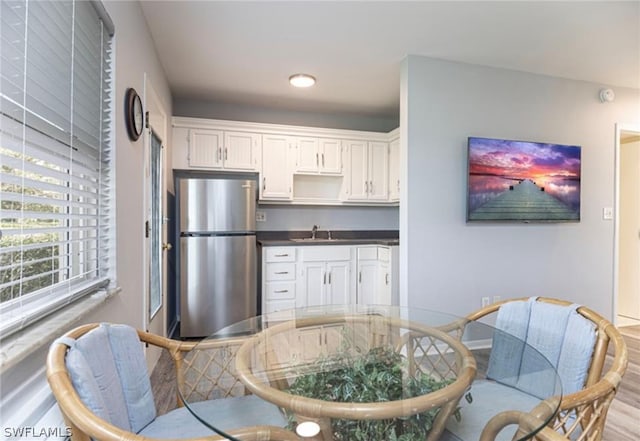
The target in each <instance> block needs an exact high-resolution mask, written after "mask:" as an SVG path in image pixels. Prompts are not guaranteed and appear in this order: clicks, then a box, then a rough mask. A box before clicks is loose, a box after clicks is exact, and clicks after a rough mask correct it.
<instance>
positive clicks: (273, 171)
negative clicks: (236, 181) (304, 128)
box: [260, 135, 293, 200]
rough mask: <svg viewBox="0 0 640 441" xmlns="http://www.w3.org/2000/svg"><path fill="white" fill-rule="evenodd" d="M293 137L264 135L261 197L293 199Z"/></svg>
mask: <svg viewBox="0 0 640 441" xmlns="http://www.w3.org/2000/svg"><path fill="white" fill-rule="evenodd" d="M291 146H292V142H291V138H290V137H289V136H286V135H262V168H261V172H260V199H262V200H291V198H292V195H293V191H292V188H293V174H292V173H291V168H290V158H291V153H290V151H291Z"/></svg>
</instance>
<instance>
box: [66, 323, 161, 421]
mask: <svg viewBox="0 0 640 441" xmlns="http://www.w3.org/2000/svg"><path fill="white" fill-rule="evenodd" d="M56 343H58V342H56ZM56 343H54V344H56ZM63 343H65V344H67V345H69V351H68V353H67V357H66V365H67V370H68V372H69V376H70V378H71V382H72V384H73V386H74V388H75V390H76V392H77V393H78V395H79V397H80V399H81V400H82V402H83V403H84V404H85V405H86V406H87V407H88V408H89V409H90V410H91V411H92V412H93V413H95V414H96V415H97V416H99V417H100V418H102V419H104V420H106V421H108V422H110V423H111V424H113V425H114V426H117V427H119V428H121V429H123V430H127V431H130V432H138V431H139V430H141V429H142V428H143V427H145V426H146V425H147V424H149V423H150V422H151V421H153V420H154V418H155V417H156V408H155V404H154V401H153V394H152V392H151V382H150V380H149V374H148V371H147V365H146V361H145V358H144V353H143V350H142V344H141V342H140V340H139V339H138V334H137V332H136V330H135V329H133V328H132V327H130V326H126V325H107V324H102V325H100V326H98V327H97V328H95V329H93V330H91V331H89V332H88V333H86V334H85V335H83V336H82V337H80V338H79V339H78V340H75V341H73V340H71V339H65V340H64V342H63Z"/></svg>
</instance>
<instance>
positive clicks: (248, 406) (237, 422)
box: [139, 395, 287, 438]
mask: <svg viewBox="0 0 640 441" xmlns="http://www.w3.org/2000/svg"><path fill="white" fill-rule="evenodd" d="M189 406H190V407H191V408H192V409H193V411H194V412H195V413H196V414H197V415H198V416H200V417H201V418H203V419H205V420H206V421H207V422H209V423H210V424H213V425H214V426H215V427H216V428H217V429H220V430H223V431H228V430H233V429H239V428H242V427H247V426H248V425H270V426H279V427H284V426H286V425H287V420H286V418H285V417H284V416H283V414H282V412H280V410H279V409H278V407H276V406H274V405H273V404H270V403H268V402H266V401H264V400H262V399H260V398H258V397H257V396H255V395H246V396H242V397H233V398H224V399H219V400H210V401H201V402H198V403H192V404H190V405H189ZM214 434H215V433H214V431H213V430H212V429H210V428H209V427H207V426H205V425H204V424H203V423H201V422H200V421H198V420H197V419H196V418H195V417H194V416H193V415H192V414H191V412H190V411H189V410H188V409H187V408H186V407H181V408H178V409H175V410H173V411H171V412H169V413H167V414H165V415H161V416H159V417H157V418H156V419H155V420H154V421H153V422H152V423H151V424H149V425H148V426H146V427H145V428H144V429H142V430H141V431H140V432H139V435H144V436H147V437H151V438H192V437H204V436H211V435H214Z"/></svg>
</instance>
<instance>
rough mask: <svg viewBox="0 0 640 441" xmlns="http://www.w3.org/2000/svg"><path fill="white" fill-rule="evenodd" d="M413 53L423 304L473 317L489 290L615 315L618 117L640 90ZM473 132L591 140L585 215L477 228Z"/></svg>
mask: <svg viewBox="0 0 640 441" xmlns="http://www.w3.org/2000/svg"><path fill="white" fill-rule="evenodd" d="M601 87H603V85H599V84H593V83H587V82H579V81H570V80H565V79H559V78H552V77H546V76H540V75H533V74H527V73H523V72H516V71H510V70H504V69H494V68H489V67H482V66H476V65H468V64H460V63H453V62H446V61H441V60H435V59H430V58H425V57H419V56H409V57H408V58H407V59H406V60H405V61H404V63H403V69H402V84H401V110H400V112H401V117H400V120H401V123H402V125H403V127H402V134H401V137H402V138H403V140H402V141H403V144H402V146H401V163H402V164H401V173H403V179H404V180H405V182H404V184H403V185H402V189H403V193H402V195H401V198H402V201H403V205H402V206H401V208H400V243H401V266H402V268H403V269H402V273H401V290H404V292H405V293H406V295H408V303H409V305H410V306H413V307H423V308H432V309H441V310H447V311H450V312H453V313H459V314H464V313H468V312H470V311H472V310H475V309H477V308H479V307H480V298H481V297H482V296H496V295H498V296H502V298H508V297H515V296H532V295H542V296H553V297H560V298H565V299H568V300H572V301H575V302H579V303H582V304H585V305H588V306H590V307H592V308H594V309H596V310H597V311H599V312H601V313H602V314H604V315H605V316H607V317H610V318H611V317H612V301H613V229H614V223H613V222H612V221H605V220H603V219H602V208H603V207H612V206H613V204H614V153H615V124H616V123H634V122H637V121H638V119H639V118H640V92H639V91H638V90H630V89H621V88H614V90H615V92H616V100H615V102H614V103H606V104H603V103H601V102H600V101H599V100H598V92H599V90H600V88H601ZM468 136H484V137H498V138H507V139H522V140H531V141H542V142H552V143H559V144H572V145H581V146H582V189H581V194H582V196H581V198H582V202H581V210H582V220H581V221H580V222H579V223H563V224H492V225H487V224H483V225H478V224H466V223H465V204H466V200H465V198H466V160H467V159H466V142H467V137H468Z"/></svg>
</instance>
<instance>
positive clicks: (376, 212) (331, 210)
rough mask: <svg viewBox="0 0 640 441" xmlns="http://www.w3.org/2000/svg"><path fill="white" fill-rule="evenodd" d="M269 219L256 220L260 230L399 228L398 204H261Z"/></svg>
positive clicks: (262, 210) (260, 207)
mask: <svg viewBox="0 0 640 441" xmlns="http://www.w3.org/2000/svg"><path fill="white" fill-rule="evenodd" d="M257 211H258V212H259V213H260V212H262V213H264V214H265V217H266V220H265V221H264V222H256V229H257V230H258V231H269V230H304V231H306V230H309V231H311V228H312V227H313V226H314V225H318V227H319V229H320V230H336V231H338V230H398V229H399V228H398V225H399V212H398V207H345V206H341V207H331V206H327V207H323V206H300V205H297V206H284V205H258V207H257Z"/></svg>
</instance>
